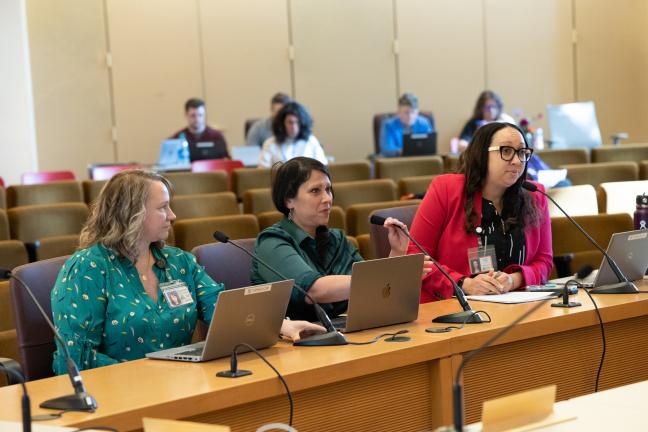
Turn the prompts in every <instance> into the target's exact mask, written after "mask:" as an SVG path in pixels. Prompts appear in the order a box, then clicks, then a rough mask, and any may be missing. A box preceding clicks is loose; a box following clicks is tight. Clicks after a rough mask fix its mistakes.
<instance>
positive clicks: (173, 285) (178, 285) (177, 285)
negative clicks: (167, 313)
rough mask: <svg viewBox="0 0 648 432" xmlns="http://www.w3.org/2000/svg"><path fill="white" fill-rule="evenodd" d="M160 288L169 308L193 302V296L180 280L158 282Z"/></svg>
mask: <svg viewBox="0 0 648 432" xmlns="http://www.w3.org/2000/svg"><path fill="white" fill-rule="evenodd" d="M160 290H161V291H162V294H163V295H164V299H165V300H166V302H167V304H168V305H169V307H171V308H177V307H180V306H184V305H186V304H191V303H193V297H191V293H190V292H189V288H188V287H187V284H186V283H184V282H183V281H181V280H172V281H169V282H162V283H161V284H160Z"/></svg>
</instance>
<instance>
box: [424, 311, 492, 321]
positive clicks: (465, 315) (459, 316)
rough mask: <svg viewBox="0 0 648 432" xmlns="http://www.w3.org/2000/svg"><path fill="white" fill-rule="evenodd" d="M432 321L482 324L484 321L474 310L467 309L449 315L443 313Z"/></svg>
mask: <svg viewBox="0 0 648 432" xmlns="http://www.w3.org/2000/svg"><path fill="white" fill-rule="evenodd" d="M432 322H434V323H444V324H481V323H483V322H484V321H483V320H482V319H481V317H480V316H479V315H478V314H476V313H475V312H474V311H472V310H467V311H463V312H456V313H451V314H448V315H441V316H440V317H436V318H434V319H433V320H432Z"/></svg>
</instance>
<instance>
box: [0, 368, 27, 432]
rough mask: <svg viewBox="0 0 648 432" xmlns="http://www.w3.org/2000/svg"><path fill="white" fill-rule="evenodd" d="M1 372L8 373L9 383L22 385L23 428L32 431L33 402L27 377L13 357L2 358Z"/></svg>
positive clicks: (25, 430)
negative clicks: (27, 384)
mask: <svg viewBox="0 0 648 432" xmlns="http://www.w3.org/2000/svg"><path fill="white" fill-rule="evenodd" d="M0 372H4V373H5V374H6V375H7V385H13V384H20V385H21V386H22V391H23V395H22V398H21V400H20V408H21V411H22V413H21V414H22V430H23V432H31V430H32V428H31V421H32V419H31V403H30V401H29V393H27V386H26V385H25V377H23V375H22V372H21V369H20V365H19V364H18V362H17V361H15V360H13V359H8V358H0Z"/></svg>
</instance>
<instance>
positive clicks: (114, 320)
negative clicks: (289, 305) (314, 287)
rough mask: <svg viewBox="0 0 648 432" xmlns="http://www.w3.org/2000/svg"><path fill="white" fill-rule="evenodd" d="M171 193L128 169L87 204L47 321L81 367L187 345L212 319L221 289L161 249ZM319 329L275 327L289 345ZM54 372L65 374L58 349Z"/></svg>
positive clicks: (156, 178)
mask: <svg viewBox="0 0 648 432" xmlns="http://www.w3.org/2000/svg"><path fill="white" fill-rule="evenodd" d="M170 189H171V184H170V183H169V181H168V180H167V179H166V178H164V177H162V176H161V175H159V174H156V173H152V172H148V171H142V170H126V171H122V172H120V173H118V174H116V175H115V176H114V177H112V178H111V179H110V180H108V182H107V183H106V185H105V186H104V187H103V188H102V190H101V192H100V194H99V197H98V198H97V199H96V200H95V202H94V203H93V205H92V210H91V212H90V216H89V218H88V220H87V222H86V224H85V226H84V227H83V230H82V231H81V236H80V240H79V241H80V245H79V247H80V250H78V251H77V252H75V253H74V254H72V255H71V256H70V258H68V260H67V261H66V262H65V264H64V265H63V267H62V268H61V271H60V272H59V275H58V277H57V279H56V284H55V285H54V288H53V289H52V292H51V301H52V317H53V318H52V321H53V322H54V325H55V326H56V328H57V329H58V331H59V332H60V334H61V337H62V338H63V341H64V343H65V344H66V345H67V347H68V350H69V352H70V355H71V356H72V358H73V359H74V361H75V362H76V364H77V365H78V366H79V369H92V368H96V367H101V366H107V365H111V364H115V363H120V362H125V361H129V360H135V359H140V358H143V357H144V356H145V354H147V353H149V352H153V351H158V350H162V349H166V348H173V347H179V346H182V345H187V344H189V343H191V337H192V335H193V333H194V330H195V328H196V323H197V321H198V319H201V320H202V321H204V322H206V323H207V324H209V322H210V321H211V319H212V315H213V313H214V304H215V303H216V300H217V299H218V295H219V293H220V292H221V291H222V290H223V289H224V286H223V284H221V283H217V282H214V281H213V280H212V278H211V277H209V275H208V274H207V273H205V270H204V268H203V267H202V266H200V265H198V263H196V258H195V257H194V256H193V255H191V254H190V253H189V252H185V251H183V250H180V249H178V248H175V247H171V246H167V245H165V243H164V242H165V240H166V239H167V237H168V235H169V229H170V228H171V223H172V222H173V221H174V219H175V214H173V211H171V208H170V207H169V201H170V197H169V195H170V192H171V190H170ZM323 331H324V328H322V327H319V326H315V325H313V324H310V323H306V322H303V321H288V320H285V321H284V322H283V324H282V327H281V333H282V334H284V335H286V336H288V337H291V338H293V339H299V337H300V335H306V334H309V333H310V334H312V332H316V333H317V332H323ZM57 344H58V342H57ZM53 368H54V373H56V374H63V373H66V372H67V366H66V361H65V355H64V354H63V351H62V348H61V347H60V346H57V351H56V352H55V353H54V361H53Z"/></svg>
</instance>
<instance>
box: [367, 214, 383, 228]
mask: <svg viewBox="0 0 648 432" xmlns="http://www.w3.org/2000/svg"><path fill="white" fill-rule="evenodd" d="M385 220H386V218H384V217H382V216H378V215H371V219H369V222H371V223H372V224H374V225H381V226H382V225H385Z"/></svg>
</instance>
